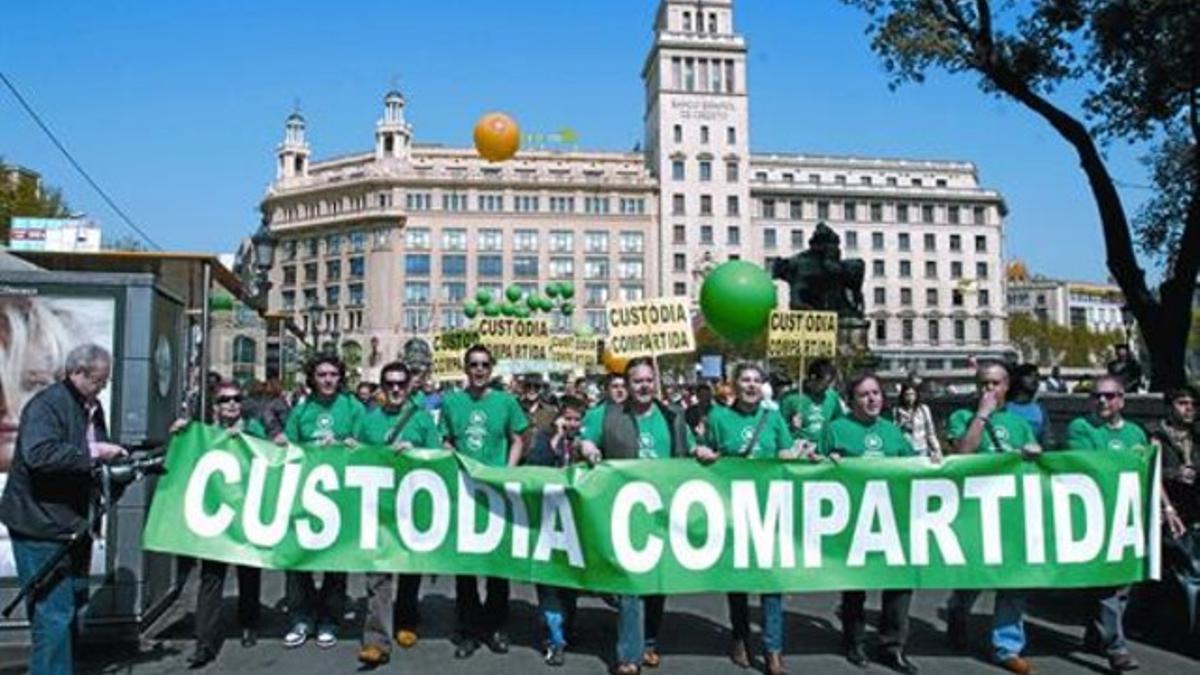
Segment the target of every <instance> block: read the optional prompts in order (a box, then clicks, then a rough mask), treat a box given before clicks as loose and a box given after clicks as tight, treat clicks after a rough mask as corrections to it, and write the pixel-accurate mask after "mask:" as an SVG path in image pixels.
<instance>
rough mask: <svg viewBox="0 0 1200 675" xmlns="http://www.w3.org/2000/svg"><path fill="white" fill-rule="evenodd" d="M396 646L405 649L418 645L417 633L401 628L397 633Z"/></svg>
mask: <svg viewBox="0 0 1200 675" xmlns="http://www.w3.org/2000/svg"><path fill="white" fill-rule="evenodd" d="M396 644H398V645H400V646H401V647H403V648H405V649H410V648H412V646H413V645H415V644H417V631H415V630H409V629H407V628H401V629H400V630H398V631H396Z"/></svg>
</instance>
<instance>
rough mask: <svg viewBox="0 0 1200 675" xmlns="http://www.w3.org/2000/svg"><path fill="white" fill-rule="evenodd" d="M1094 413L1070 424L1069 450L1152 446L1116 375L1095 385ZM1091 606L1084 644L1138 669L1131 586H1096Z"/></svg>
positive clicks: (1117, 665)
mask: <svg viewBox="0 0 1200 675" xmlns="http://www.w3.org/2000/svg"><path fill="white" fill-rule="evenodd" d="M1091 407H1092V412H1091V414H1089V415H1087V416H1084V417H1076V418H1075V419H1073V420H1071V423H1070V424H1069V425H1067V449H1068V450H1115V451H1129V450H1133V449H1134V448H1145V447H1148V446H1149V445H1150V441H1149V439H1148V438H1147V437H1146V432H1145V431H1142V428H1141V427H1140V426H1138V425H1137V424H1135V423H1133V422H1130V421H1129V420H1126V419H1125V418H1124V417H1123V416H1122V411H1123V410H1124V409H1125V385H1124V384H1123V383H1122V382H1121V380H1120V379H1119V378H1117V377H1115V376H1113V375H1102V376H1100V377H1098V378H1096V381H1095V383H1094V384H1093V385H1092V393H1091ZM1091 595H1092V603H1093V604H1092V608H1091V612H1090V613H1089V617H1088V624H1087V629H1086V631H1085V633H1084V638H1083V643H1084V645H1085V646H1086V647H1088V648H1089V649H1092V650H1093V651H1096V652H1100V653H1102V654H1104V655H1105V656H1107V657H1108V665H1109V668H1111V669H1112V670H1113V671H1114V672H1123V671H1128V670H1137V669H1138V668H1139V667H1140V664H1139V663H1138V662H1137V659H1135V658H1133V655H1132V654H1130V653H1129V643H1128V641H1126V639H1125V628H1124V622H1125V608H1126V606H1128V604H1129V586H1112V587H1106V588H1097V589H1094V591H1093V592H1092V593H1091Z"/></svg>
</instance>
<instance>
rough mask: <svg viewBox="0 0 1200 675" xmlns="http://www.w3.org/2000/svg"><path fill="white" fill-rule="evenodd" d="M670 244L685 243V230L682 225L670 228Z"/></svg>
mask: <svg viewBox="0 0 1200 675" xmlns="http://www.w3.org/2000/svg"><path fill="white" fill-rule="evenodd" d="M671 243H673V244H686V243H687V228H686V227H684V226H683V225H675V226H674V227H672V228H671Z"/></svg>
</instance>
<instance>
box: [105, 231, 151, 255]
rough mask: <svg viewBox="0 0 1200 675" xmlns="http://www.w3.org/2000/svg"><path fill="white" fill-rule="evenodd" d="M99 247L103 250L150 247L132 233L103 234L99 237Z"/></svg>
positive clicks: (148, 248)
mask: <svg viewBox="0 0 1200 675" xmlns="http://www.w3.org/2000/svg"><path fill="white" fill-rule="evenodd" d="M100 248H102V249H104V250H105V251H149V250H150V247H149V246H147V245H146V242H144V241H142V240H141V239H139V238H138V237H135V236H133V235H132V234H117V235H113V236H111V237H110V236H108V235H107V234H104V235H103V236H101V238H100Z"/></svg>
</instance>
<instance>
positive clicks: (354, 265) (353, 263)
mask: <svg viewBox="0 0 1200 675" xmlns="http://www.w3.org/2000/svg"><path fill="white" fill-rule="evenodd" d="M346 262H347V265H346V272H347V274H346V278H348V279H362V278H363V277H365V276H366V275H367V263H366V259H365V258H363V257H362V256H357V257H354V258H350V259H349V260H347V261H346ZM282 269H283V285H284V286H295V285H296V281H297V279H296V272H297V267H296V265H283V266H282ZM299 269H300V271H302V272H303V273H304V281H303V283H305V284H315V283H317V272H318V270H319V269H320V265H319V264H318V263H315V262H307V263H304V264H303V265H301V266H300V267H299ZM341 278H342V261H341V260H326V261H325V281H340V280H341Z"/></svg>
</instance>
